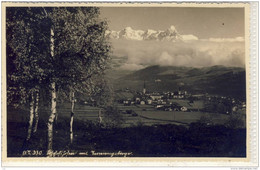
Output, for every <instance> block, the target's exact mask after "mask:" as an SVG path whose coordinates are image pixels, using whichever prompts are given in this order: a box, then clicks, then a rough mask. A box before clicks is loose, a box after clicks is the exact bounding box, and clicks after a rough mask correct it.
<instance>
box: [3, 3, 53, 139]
mask: <svg viewBox="0 0 260 170" xmlns="http://www.w3.org/2000/svg"><path fill="white" fill-rule="evenodd" d="M41 15H42V14H41V13H40V12H39V11H37V10H35V8H7V18H6V26H7V29H6V31H7V34H6V35H7V96H8V104H13V105H16V106H19V105H21V104H24V103H27V102H29V103H30V115H29V117H30V118H29V122H28V124H29V125H28V134H27V137H26V139H27V140H29V139H30V137H31V132H32V128H33V127H32V125H33V120H34V119H35V126H34V129H33V131H34V132H36V131H37V125H38V117H39V116H38V102H39V89H40V87H41V84H43V83H44V82H45V80H46V76H47V74H48V73H47V72H48V66H49V63H48V52H49V51H48V46H47V45H46V44H48V43H49V39H48V38H47V35H48V34H47V33H46V32H45V31H44V28H45V27H44V26H43V24H44V21H43V20H42V17H41Z"/></svg>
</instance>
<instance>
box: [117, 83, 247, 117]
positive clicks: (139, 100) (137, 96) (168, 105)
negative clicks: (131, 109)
mask: <svg viewBox="0 0 260 170" xmlns="http://www.w3.org/2000/svg"><path fill="white" fill-rule="evenodd" d="M116 98H117V102H118V103H121V104H123V105H125V106H131V105H152V106H153V107H154V108H155V109H157V110H163V111H183V112H187V111H191V112H192V111H204V109H205V105H204V102H205V101H213V100H214V101H215V102H216V103H218V102H221V101H226V100H228V101H229V102H230V103H231V105H230V109H231V110H232V112H233V111H234V112H235V111H237V110H239V109H245V107H246V103H245V102H240V101H238V100H236V99H234V98H228V97H223V96H214V95H208V94H196V95H191V94H189V93H188V92H187V91H183V90H180V89H179V90H178V91H174V92H161V93H158V92H151V93H149V92H147V91H146V88H145V84H144V88H143V90H142V92H131V91H130V90H129V89H126V90H122V91H120V92H118V93H117V97H116ZM227 114H229V113H227Z"/></svg>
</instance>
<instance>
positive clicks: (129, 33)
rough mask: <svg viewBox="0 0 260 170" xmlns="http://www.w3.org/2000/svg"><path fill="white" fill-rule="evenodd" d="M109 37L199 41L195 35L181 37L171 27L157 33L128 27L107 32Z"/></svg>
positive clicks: (173, 27)
mask: <svg viewBox="0 0 260 170" xmlns="http://www.w3.org/2000/svg"><path fill="white" fill-rule="evenodd" d="M106 34H107V36H109V37H110V38H112V39H127V40H139V41H141V40H156V41H172V42H176V41H185V40H188V41H190V40H198V38H197V37H196V36H194V35H183V36H182V35H180V34H179V33H178V31H177V30H176V28H175V26H173V25H172V26H170V28H168V29H166V30H165V31H160V30H158V31H156V30H152V29H148V30H146V31H143V30H135V29H133V28H131V27H126V28H124V29H122V30H120V31H107V33H106Z"/></svg>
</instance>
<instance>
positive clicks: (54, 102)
mask: <svg viewBox="0 0 260 170" xmlns="http://www.w3.org/2000/svg"><path fill="white" fill-rule="evenodd" d="M50 49H51V57H53V58H54V30H53V28H51V44H50ZM56 105H57V100H56V83H55V82H54V81H53V82H51V113H50V116H49V120H48V125H47V129H48V147H47V156H50V155H51V153H52V141H53V122H54V119H55V116H56V112H57V111H56Z"/></svg>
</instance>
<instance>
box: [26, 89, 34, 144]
mask: <svg viewBox="0 0 260 170" xmlns="http://www.w3.org/2000/svg"><path fill="white" fill-rule="evenodd" d="M33 118H34V94H33V93H32V94H31V101H30V116H29V126H28V134H27V138H26V140H27V141H28V140H30V138H31V134H32V126H33Z"/></svg>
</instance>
